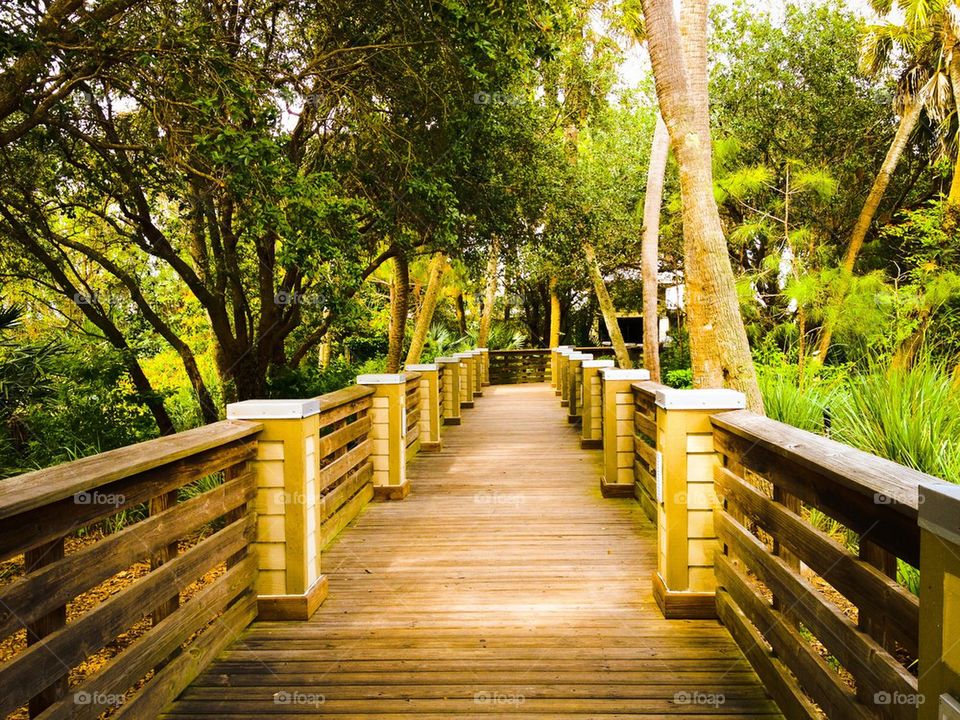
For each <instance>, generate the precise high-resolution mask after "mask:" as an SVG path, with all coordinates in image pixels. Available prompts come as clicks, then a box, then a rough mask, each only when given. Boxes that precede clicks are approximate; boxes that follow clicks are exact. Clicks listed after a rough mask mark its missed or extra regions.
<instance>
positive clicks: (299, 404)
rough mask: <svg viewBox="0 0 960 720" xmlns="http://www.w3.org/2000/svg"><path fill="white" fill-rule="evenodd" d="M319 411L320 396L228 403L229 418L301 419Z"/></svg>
mask: <svg viewBox="0 0 960 720" xmlns="http://www.w3.org/2000/svg"><path fill="white" fill-rule="evenodd" d="M319 412H320V399H319V398H310V399H309V400H244V401H243V402H235V403H230V404H229V405H227V420H299V419H302V418H306V417H310V416H311V415H316V414H317V413H319Z"/></svg>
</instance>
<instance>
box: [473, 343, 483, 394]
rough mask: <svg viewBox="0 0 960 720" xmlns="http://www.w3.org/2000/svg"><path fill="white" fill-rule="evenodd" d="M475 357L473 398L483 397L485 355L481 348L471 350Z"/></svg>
mask: <svg viewBox="0 0 960 720" xmlns="http://www.w3.org/2000/svg"><path fill="white" fill-rule="evenodd" d="M470 355H472V356H473V396H474V397H482V396H483V353H482V352H481V351H480V349H479V348H474V349H473V350H470Z"/></svg>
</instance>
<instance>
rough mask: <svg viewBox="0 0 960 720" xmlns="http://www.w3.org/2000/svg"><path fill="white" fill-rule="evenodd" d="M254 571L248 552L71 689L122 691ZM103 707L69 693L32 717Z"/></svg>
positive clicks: (48, 718) (70, 719)
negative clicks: (75, 697)
mask: <svg viewBox="0 0 960 720" xmlns="http://www.w3.org/2000/svg"><path fill="white" fill-rule="evenodd" d="M256 575H257V561H256V557H255V556H253V555H249V556H247V557H246V558H244V559H243V560H241V561H240V562H239V563H237V564H236V565H234V566H233V567H231V568H229V569H228V570H227V572H226V573H224V574H223V575H222V576H220V577H219V578H217V579H216V580H215V581H214V582H212V583H211V584H210V585H208V586H207V587H205V588H203V589H202V590H200V592H198V593H197V594H196V595H195V596H194V597H192V598H191V599H190V600H189V601H188V602H186V603H184V604H183V605H181V606H180V608H179V609H178V610H177V611H176V612H174V613H172V614H171V615H169V616H168V617H166V618H164V620H163V621H161V622H160V623H158V624H157V625H155V626H154V627H152V628H151V629H150V630H149V631H148V632H147V633H146V634H145V635H142V636H140V637H139V638H137V639H136V640H134V642H133V643H132V644H131V645H129V646H128V647H127V648H125V649H124V650H123V652H121V653H120V654H119V655H117V656H115V657H114V658H112V659H111V660H110V662H109V663H108V664H106V665H105V666H103V667H102V668H101V669H100V670H98V671H97V672H96V673H94V674H93V675H91V676H90V677H88V678H86V679H85V680H83V681H82V682H81V683H80V684H79V685H78V686H77V687H76V688H74V693H86V694H87V696H89V697H94V696H97V697H102V696H108V695H116V696H123V695H124V694H125V693H126V692H127V690H128V689H129V688H130V687H132V686H133V685H134V684H135V683H136V682H137V681H138V680H140V679H141V678H142V677H144V676H145V675H146V674H147V673H149V672H150V671H152V670H153V669H154V668H156V667H157V666H158V665H160V664H161V663H162V662H163V661H164V660H166V659H167V658H169V657H170V655H171V654H172V653H174V652H175V651H176V650H177V649H178V648H179V647H180V646H181V645H183V643H184V642H186V641H187V640H188V639H190V638H191V637H192V636H193V635H195V634H196V633H198V632H200V631H201V630H203V629H204V627H205V626H207V625H208V624H209V623H210V619H211V618H212V617H215V616H217V615H219V614H220V613H222V612H224V611H225V610H226V609H227V607H228V606H229V605H230V604H231V603H232V602H233V601H234V600H235V599H236V598H237V597H238V596H240V595H241V594H242V593H243V592H245V591H248V590H249V589H250V588H251V587H252V586H253V583H254V580H255V579H256ZM251 619H252V618H251ZM218 623H219V619H217V620H215V621H214V624H213V625H211V626H210V628H208V629H207V631H208V632H209V631H210V630H213V631H214V632H217V629H218ZM149 682H151V681H148V683H149ZM173 697H174V696H170V697H168V698H167V701H169V700H172V699H173ZM104 709H105V708H104V707H103V706H102V705H96V704H94V703H89V704H86V705H84V704H78V703H76V702H75V701H74V698H73V694H71V695H70V696H68V697H67V698H64V699H63V700H61V701H59V702H58V703H56V704H55V705H52V706H51V707H50V708H48V709H47V710H45V711H44V712H43V713H42V714H40V715H39V716H38V717H37V720H95V719H96V718H98V717H99V716H100V715H101V714H102V712H103V710H104Z"/></svg>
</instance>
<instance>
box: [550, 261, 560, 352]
mask: <svg viewBox="0 0 960 720" xmlns="http://www.w3.org/2000/svg"><path fill="white" fill-rule="evenodd" d="M559 345H560V296H559V295H557V278H556V277H554V276H551V277H550V345H549V347H552V348H555V347H557V346H559Z"/></svg>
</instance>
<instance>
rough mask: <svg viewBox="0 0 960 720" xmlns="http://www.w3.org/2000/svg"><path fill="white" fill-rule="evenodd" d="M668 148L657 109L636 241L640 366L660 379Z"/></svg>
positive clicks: (668, 144)
mask: <svg viewBox="0 0 960 720" xmlns="http://www.w3.org/2000/svg"><path fill="white" fill-rule="evenodd" d="M669 152H670V135H669V133H668V132H667V126H666V124H665V123H664V122H663V118H662V117H661V116H660V114H659V113H657V127H656V129H655V130H654V131H653V144H652V146H651V148H650V167H649V168H648V169H647V190H646V193H645V195H644V198H643V241H642V243H641V245H640V265H641V268H642V269H641V274H642V277H643V366H644V367H645V368H646V369H647V370H649V371H650V379H651V380H654V381H655V382H660V315H659V311H658V307H657V306H658V302H657V300H658V290H659V288H658V284H657V277H658V275H659V270H660V267H659V260H658V241H659V237H660V206H661V204H662V202H663V182H664V176H665V175H666V171H667V155H668V154H669Z"/></svg>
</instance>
